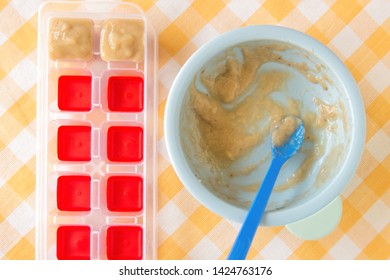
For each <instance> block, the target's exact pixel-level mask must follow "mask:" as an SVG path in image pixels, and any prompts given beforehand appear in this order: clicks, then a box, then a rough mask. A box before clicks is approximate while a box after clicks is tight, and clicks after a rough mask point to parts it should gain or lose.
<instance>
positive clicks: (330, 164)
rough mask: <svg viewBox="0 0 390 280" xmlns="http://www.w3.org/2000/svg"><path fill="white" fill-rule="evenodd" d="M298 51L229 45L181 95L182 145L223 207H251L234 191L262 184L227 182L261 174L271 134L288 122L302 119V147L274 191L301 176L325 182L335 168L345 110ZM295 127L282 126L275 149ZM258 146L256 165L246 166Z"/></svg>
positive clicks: (319, 68)
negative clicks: (183, 94)
mask: <svg viewBox="0 0 390 280" xmlns="http://www.w3.org/2000/svg"><path fill="white" fill-rule="evenodd" d="M297 48H298V47H295V46H293V45H290V44H287V43H281V42H277V41H266V42H261V43H259V42H256V41H254V42H248V43H242V44H239V45H236V46H232V47H230V48H228V49H227V50H226V51H224V52H223V53H222V54H219V55H217V56H216V57H214V58H213V59H212V60H211V61H209V63H207V64H206V65H205V66H204V67H203V68H202V69H201V70H200V71H199V73H197V74H196V75H195V77H194V79H193V81H192V83H191V85H190V87H189V89H188V95H187V98H186V101H185V102H184V106H183V109H182V112H181V114H182V116H181V130H182V133H181V144H182V146H183V149H184V152H185V154H186V157H187V159H188V162H189V163H190V166H191V168H192V169H193V170H194V172H195V174H196V175H197V176H198V178H199V180H201V181H202V183H204V184H205V185H206V186H207V187H208V188H209V189H210V190H211V191H212V192H213V193H215V194H216V195H217V196H219V197H221V198H223V199H224V200H226V201H228V202H229V203H233V204H235V205H237V206H239V207H244V208H247V207H248V206H249V205H250V203H251V202H250V201H249V200H248V197H246V196H242V195H241V193H242V192H243V191H245V192H255V191H257V189H258V187H259V186H260V184H261V181H262V178H260V177H259V176H258V177H256V176H254V177H256V178H257V180H255V181H253V183H252V184H249V185H248V184H245V183H240V182H241V181H242V182H247V181H245V180H241V181H240V180H234V179H236V178H241V177H246V176H249V175H256V172H257V173H259V170H264V169H265V170H266V169H267V166H268V165H269V163H270V160H271V143H270V139H271V134H272V131H271V128H272V127H274V126H275V124H276V123H278V122H280V121H281V120H282V119H285V118H286V117H288V116H291V117H292V119H295V118H294V116H296V117H299V118H300V119H301V120H302V121H303V123H304V126H305V130H306V134H305V141H304V145H303V147H302V150H301V151H300V152H299V153H300V156H298V157H297V159H295V160H296V162H298V161H299V162H298V164H297V166H296V168H294V170H293V171H292V172H291V174H289V175H288V176H287V178H285V179H284V180H281V181H280V182H279V184H277V185H276V186H275V190H276V191H278V190H279V191H283V190H286V189H289V188H290V187H292V186H296V185H297V184H300V183H303V182H304V181H305V180H306V179H307V178H308V177H313V178H316V179H315V180H314V181H316V184H317V183H318V184H321V183H324V182H325V181H326V180H327V178H329V176H330V174H331V173H332V170H333V169H335V168H337V163H338V161H339V159H338V158H337V155H338V154H340V151H341V150H340V147H342V143H343V142H342V137H343V135H344V132H345V130H346V129H347V124H346V116H345V112H344V105H343V102H342V99H341V98H339V97H337V94H336V97H335V95H334V94H333V95H331V94H330V92H329V88H330V87H333V82H332V81H331V79H330V78H329V77H328V75H327V74H325V73H326V71H323V70H324V66H323V65H321V64H318V62H317V61H312V60H311V58H310V55H309V53H307V52H306V51H304V50H303V49H299V50H297ZM286 53H288V54H289V55H285V54H286ZM301 57H303V58H304V59H302V60H300V58H301ZM287 120H289V118H287ZM289 124H290V125H289ZM294 127H296V124H294V123H287V124H286V126H281V127H280V128H279V131H278V135H276V136H278V137H277V138H278V139H276V141H277V144H279V145H281V144H283V143H284V142H285V141H286V139H285V135H290V134H291V133H292V132H291V131H290V130H291V129H293V128H294ZM276 136H275V137H276ZM279 136H280V137H279ZM260 146H261V147H263V150H262V152H261V153H258V158H257V160H256V161H253V160H252V161H250V160H246V159H249V158H250V157H251V156H252V155H253V154H255V153H256V149H258V148H259V147H260ZM335 155H336V156H335ZM298 159H299V160H298ZM243 162H244V163H245V164H242V163H243ZM237 163H241V164H237ZM321 166H324V168H325V167H326V168H325V169H324V168H321ZM254 173H255V174H254ZM282 173H283V170H282ZM205 174H206V175H205ZM259 174H260V173H259ZM252 177H253V176H252ZM281 177H283V176H281ZM312 187H313V188H315V187H316V186H315V185H313V186H312Z"/></svg>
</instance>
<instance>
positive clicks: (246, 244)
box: [227, 157, 285, 260]
mask: <svg viewBox="0 0 390 280" xmlns="http://www.w3.org/2000/svg"><path fill="white" fill-rule="evenodd" d="M284 162H285V160H283V159H282V158H280V157H275V158H273V159H272V161H271V165H270V167H269V169H268V172H267V174H266V175H265V177H264V181H263V183H262V184H261V186H260V189H259V191H258V193H257V195H256V197H255V199H254V201H253V203H252V206H251V208H250V209H249V211H248V214H247V216H246V218H245V221H244V223H243V225H242V227H241V230H240V232H239V233H238V236H237V238H236V241H235V242H234V244H233V247H232V249H231V251H230V254H229V256H228V257H227V259H228V260H245V257H246V255H247V253H248V251H249V248H250V246H251V244H252V240H253V237H254V236H255V233H256V231H257V228H258V227H259V224H260V221H261V217H262V216H263V213H264V209H265V207H266V206H267V203H268V200H269V197H270V196H271V192H272V189H273V187H274V184H275V181H276V178H277V177H278V174H279V171H280V169H281V167H282V166H283V164H284Z"/></svg>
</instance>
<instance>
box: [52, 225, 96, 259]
mask: <svg viewBox="0 0 390 280" xmlns="http://www.w3.org/2000/svg"><path fill="white" fill-rule="evenodd" d="M90 236H91V229H90V227H88V226H60V227H59V228H58V229H57V258H58V259H59V260H89V259H90V258H91V256H90V251H91V249H90V247H91V237H90Z"/></svg>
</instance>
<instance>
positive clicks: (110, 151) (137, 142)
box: [107, 126, 143, 162]
mask: <svg viewBox="0 0 390 280" xmlns="http://www.w3.org/2000/svg"><path fill="white" fill-rule="evenodd" d="M107 158H108V159H109V160H110V161H115V162H139V161H141V160H142V159H143V129H142V127H138V126H111V127H109V128H108V131H107Z"/></svg>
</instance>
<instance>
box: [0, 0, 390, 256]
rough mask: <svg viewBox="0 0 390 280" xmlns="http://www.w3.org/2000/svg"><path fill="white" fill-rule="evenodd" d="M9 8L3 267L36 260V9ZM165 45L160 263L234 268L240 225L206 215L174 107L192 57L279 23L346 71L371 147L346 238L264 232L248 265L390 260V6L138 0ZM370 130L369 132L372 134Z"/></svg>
mask: <svg viewBox="0 0 390 280" xmlns="http://www.w3.org/2000/svg"><path fill="white" fill-rule="evenodd" d="M41 2H42V1H40V0H37V1H32V0H31V1H24V0H12V1H11V0H10V1H9V0H0V258H2V259H34V222H35V221H34V215H35V213H34V208H35V115H36V112H35V110H36V76H37V69H36V61H37V58H36V48H37V11H38V7H39V5H40V3H41ZM133 2H135V3H136V4H138V5H139V6H140V7H142V8H143V9H144V11H145V13H146V15H147V17H148V18H149V19H150V21H151V22H152V24H153V25H154V27H155V29H156V31H157V32H158V35H159V64H158V67H159V96H158V103H159V106H158V121H159V124H158V148H159V157H158V209H159V210H158V218H159V221H158V223H159V226H158V258H159V259H224V258H226V256H227V254H228V252H229V249H230V247H231V245H232V243H233V241H234V239H235V237H236V234H237V231H238V229H239V225H238V224H236V223H233V222H230V221H228V220H226V219H223V218H221V217H220V216H218V215H216V214H214V213H212V212H210V211H209V210H207V209H206V208H205V207H203V206H201V205H200V204H199V202H197V201H196V200H195V199H194V198H193V197H192V196H191V195H190V194H189V193H188V192H187V190H186V189H185V188H184V187H183V185H182V184H181V182H180V181H179V180H178V178H177V176H176V175H175V172H174V170H173V168H172V166H171V164H170V162H169V158H168V156H167V152H166V148H165V142H164V141H165V140H164V133H163V127H164V119H163V116H164V109H165V104H166V98H167V95H168V92H169V88H170V86H171V84H172V82H173V80H174V78H175V75H176V74H177V73H178V71H179V70H180V67H181V66H182V65H183V64H184V62H185V61H186V60H187V59H188V58H189V56H190V55H191V54H192V53H193V52H194V51H195V50H196V49H197V48H198V47H200V46H201V45H203V44H204V43H206V42H207V41H209V40H211V39H213V38H215V37H216V36H217V35H218V34H221V33H223V32H225V31H229V30H231V29H233V28H237V27H240V26H245V25H255V24H274V25H282V26H287V27H291V28H294V29H297V30H300V31H302V32H305V33H307V34H309V35H311V36H313V37H315V38H317V39H318V40H320V41H321V42H323V43H324V44H325V45H327V46H328V47H329V48H330V49H331V50H333V51H334V52H335V53H336V54H337V55H338V56H339V57H340V59H341V60H342V61H343V62H344V63H345V64H346V65H347V67H348V68H349V70H350V71H351V72H352V74H353V76H354V78H355V79H356V81H357V83H358V86H359V89H360V91H361V94H362V96H363V99H364V104H365V108H366V117H367V139H366V145H365V149H364V154H363V157H362V160H361V163H360V166H359V168H358V170H357V172H356V175H355V176H354V177H353V179H352V181H351V182H350V183H349V185H348V186H347V187H346V189H345V191H344V192H343V194H342V200H343V216H342V219H341V222H340V224H339V226H338V227H337V229H336V230H335V231H334V232H333V233H331V234H330V235H329V236H327V237H325V238H323V239H321V240H318V241H303V240H300V239H298V238H296V237H295V236H293V235H292V234H291V233H289V232H288V231H287V230H286V228H285V227H269V228H261V229H260V230H259V232H258V234H257V235H256V237H255V240H254V242H253V245H252V247H251V250H250V252H249V255H248V258H249V259H390V87H389V81H390V70H389V68H390V52H389V49H390V35H389V32H390V19H389V15H390V1H388V0H375V1H367V0H356V1H355V0H341V1H336V0H324V1H321V0H314V1H309V0H305V1H296V0H259V1H257V0H232V1H228V0H212V1H210V0H195V1H191V0H176V1H175V0H160V1H152V0H135V1H133ZM362 125H364V124H362Z"/></svg>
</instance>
